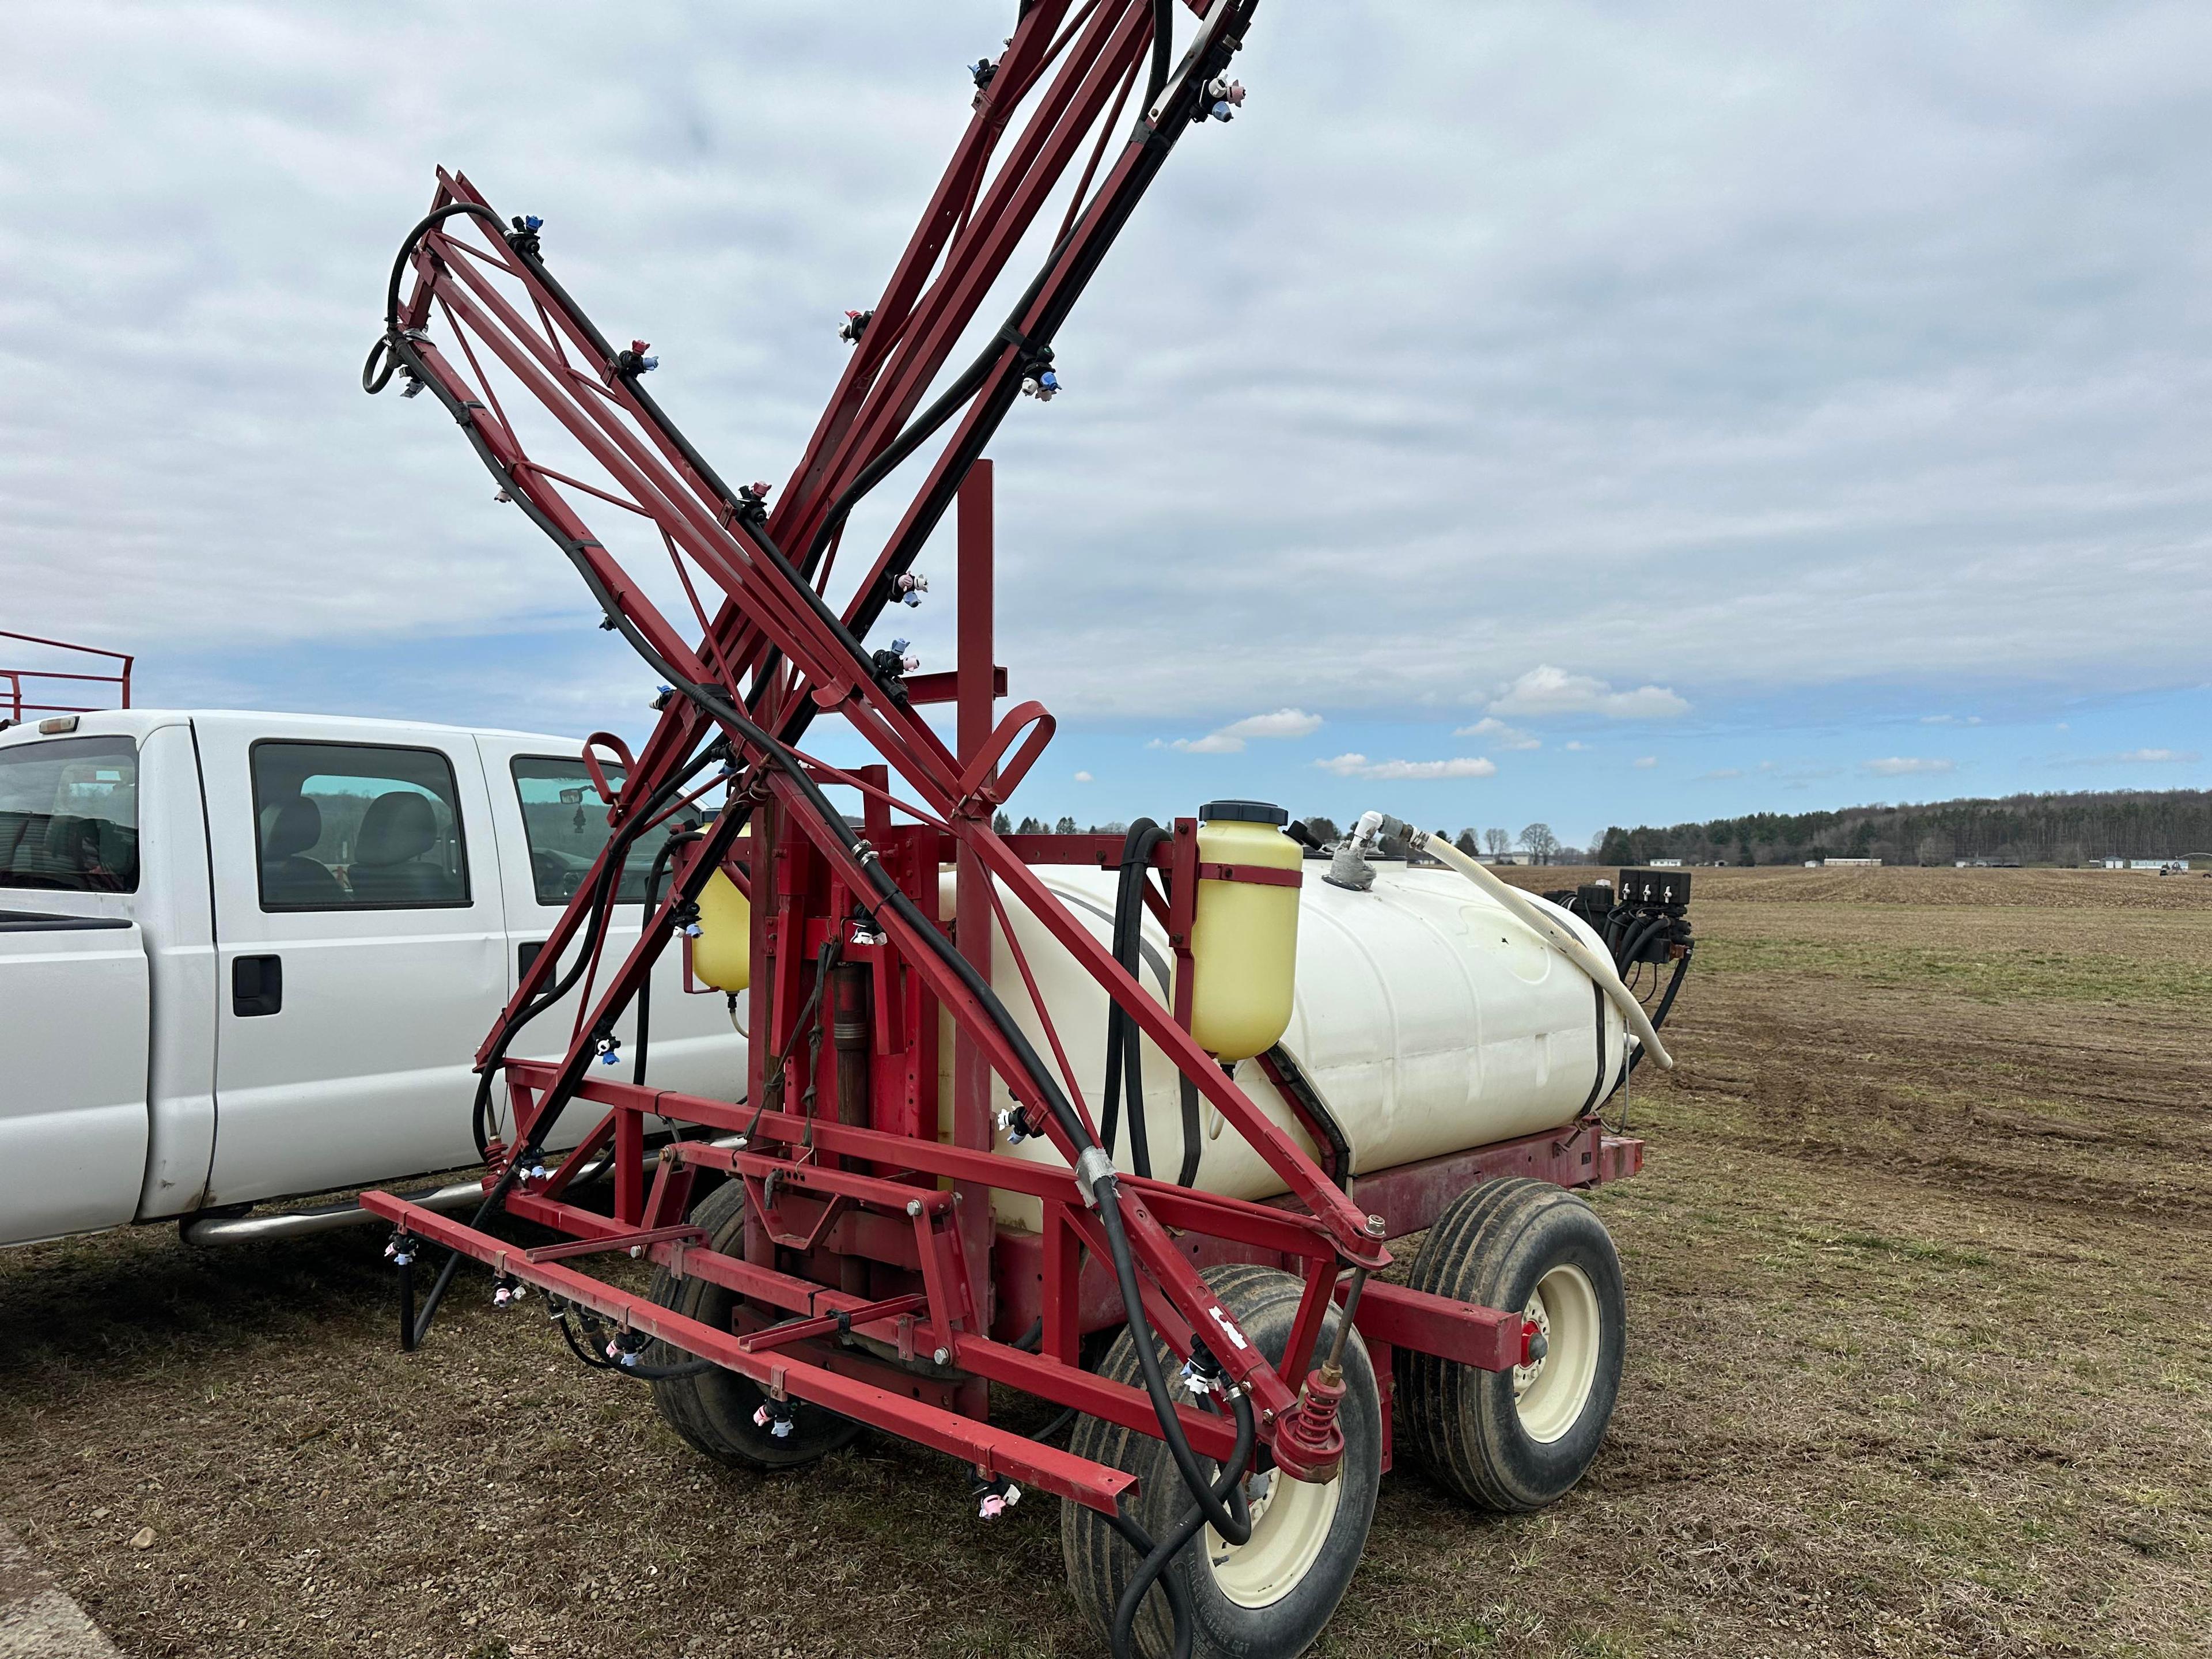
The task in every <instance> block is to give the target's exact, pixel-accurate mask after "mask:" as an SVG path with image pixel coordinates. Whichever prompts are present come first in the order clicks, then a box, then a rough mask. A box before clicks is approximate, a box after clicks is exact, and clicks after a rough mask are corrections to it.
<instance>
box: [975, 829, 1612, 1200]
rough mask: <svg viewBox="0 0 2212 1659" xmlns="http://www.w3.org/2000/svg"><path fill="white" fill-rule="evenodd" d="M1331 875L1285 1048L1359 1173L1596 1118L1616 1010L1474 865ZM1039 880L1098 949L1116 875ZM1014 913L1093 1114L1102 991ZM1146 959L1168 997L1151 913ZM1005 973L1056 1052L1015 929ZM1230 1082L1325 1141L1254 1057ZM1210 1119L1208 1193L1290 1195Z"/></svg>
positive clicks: (1016, 909)
mask: <svg viewBox="0 0 2212 1659" xmlns="http://www.w3.org/2000/svg"><path fill="white" fill-rule="evenodd" d="M1326 867H1327V866H1326V865H1325V864H1323V863H1322V862H1321V861H1319V860H1310V861H1309V862H1308V863H1307V865H1306V866H1305V884H1304V889H1303V890H1302V893H1301V904H1302V907H1303V908H1302V909H1301V911H1300V915H1299V919H1298V934H1297V1000H1296V1006H1295V1009H1294V1011H1293V1012H1292V1013H1291V1026H1290V1030H1289V1031H1288V1032H1287V1033H1285V1036H1284V1038H1283V1042H1284V1044H1285V1046H1286V1047H1288V1048H1290V1050H1291V1052H1292V1053H1293V1054H1296V1055H1297V1058H1298V1060H1299V1062H1300V1063H1301V1064H1302V1065H1303V1066H1304V1068H1305V1071H1306V1074H1307V1075H1308V1076H1309V1077H1310V1078H1311V1079H1313V1082H1314V1084H1315V1085H1316V1087H1317V1088H1319V1090H1320V1091H1321V1092H1322V1097H1323V1098H1324V1099H1326V1100H1327V1101H1328V1104H1329V1107H1330V1109H1331V1110H1332V1111H1333V1112H1334V1114H1335V1116H1336V1119H1337V1121H1338V1122H1339V1123H1340V1125H1342V1127H1343V1129H1344V1133H1345V1136H1346V1139H1349V1140H1350V1141H1351V1143H1352V1166H1353V1168H1354V1169H1355V1170H1357V1171H1358V1172H1359V1173H1360V1174H1363V1175H1369V1174H1373V1173H1375V1172H1376V1171H1377V1170H1386V1169H1389V1168H1392V1167H1394V1166H1395V1165H1397V1164H1410V1163H1413V1162H1416V1161H1418V1160H1419V1159H1421V1158H1437V1157H1440V1156H1442V1155H1443V1154H1444V1153H1446V1152H1461V1151H1463V1150H1465V1149H1466V1148H1468V1147H1470V1146H1484V1145H1486V1144H1487V1143H1489V1142H1491V1141H1494V1140H1506V1139H1511V1138H1513V1137H1514V1136H1516V1135H1525V1134H1534V1133H1537V1132H1538V1131H1539V1130H1543V1129H1550V1128H1556V1127H1559V1126H1560V1125H1562V1124H1565V1123H1567V1122H1569V1121H1571V1120H1572V1119H1573V1118H1574V1117H1575V1115H1577V1113H1578V1112H1579V1111H1581V1109H1582V1108H1583V1103H1584V1102H1586V1101H1587V1100H1588V1099H1589V1097H1590V1092H1591V1089H1592V1086H1593V1085H1595V1083H1596V1082H1597V1080H1598V1079H1599V1077H1600V1075H1601V1073H1602V1074H1604V1075H1610V1074H1611V1073H1612V1072H1613V1071H1614V1070H1616V1069H1617V1068H1618V1067H1619V1066H1620V1061H1621V1053H1622V1041H1623V1025H1622V1022H1621V1018H1620V1014H1619V1013H1618V1012H1615V1011H1614V1010H1613V1007H1612V1006H1611V1005H1609V1004H1605V1003H1603V1002H1602V1001H1601V999H1599V998H1598V997H1597V996H1596V994H1595V992H1594V991H1593V990H1592V988H1591V986H1590V981H1589V977H1588V975H1585V974H1583V972H1582V970H1581V969H1578V968H1577V967H1576V966H1575V965H1574V964H1573V963H1570V962H1568V961H1567V960H1566V959H1565V957H1561V956H1560V955H1559V953H1558V952H1557V951H1553V950H1551V949H1549V948H1547V946H1546V945H1544V943H1543V942H1542V941H1541V939H1538V937H1537V936H1536V935H1535V934H1534V933H1531V932H1530V931H1529V930H1528V928H1527V927H1524V926H1523V925H1522V923H1521V922H1520V921H1517V920H1516V919H1515V918H1514V917H1513V916H1512V915H1509V914H1508V913H1507V912H1506V911H1505V910H1504V908H1501V907H1500V906H1499V905H1498V902H1496V901H1495V900H1493V899H1492V898H1491V897H1490V896H1488V895H1486V893H1484V892H1483V891H1482V890H1480V889H1479V888H1477V887H1476V886H1474V884H1472V883H1471V882H1469V881H1468V880H1467V878H1465V877H1463V876H1461V875H1459V874H1457V873H1456V872H1453V871H1450V870H1443V869H1434V868H1420V869H1408V868H1407V866H1404V865H1402V864H1393V863H1378V864H1376V866H1375V870H1376V877H1375V885H1374V887H1373V889H1372V890H1370V891H1368V892H1364V893H1354V892H1349V891H1346V890H1345V889H1343V888H1340V887H1333V886H1331V885H1329V884H1328V883H1327V882H1325V881H1323V880H1322V870H1323V869H1325V868H1326ZM1036 873H1037V874H1038V876H1039V877H1040V878H1042V880H1043V882H1044V884H1045V885H1046V886H1048V888H1050V889H1051V890H1053V891H1054V893H1055V894H1056V895H1058V896H1060V899H1061V900H1063V901H1064V902H1066V905H1067V907H1068V908H1069V909H1070V910H1071V911H1072V912H1073V914H1074V915H1075V916H1076V917H1077V918H1078V919H1079V920H1080V921H1083V922H1085V924H1086V925H1087V926H1088V927H1090V929H1091V933H1093V934H1094V935H1095V936H1096V937H1097V939H1098V940H1099V941H1100V943H1102V944H1105V945H1110V944H1111V941H1112V937H1113V918H1114V892H1115V879H1116V874H1117V872H1115V871H1112V870H1090V869H1085V868H1081V867H1079V866H1042V867H1040V868H1039V869H1038V870H1037V872H1036ZM1536 902H1539V903H1541V902H1543V901H1541V900H1538V901H1536ZM939 905H940V909H941V914H943V915H945V916H946V917H947V918H950V917H951V914H952V909H953V881H952V875H951V872H950V871H947V872H945V874H944V876H943V879H942V884H941V888H940V894H939ZM1006 908H1007V910H1008V912H1009V914H1010V915H1012V919H1013V922H1014V927H1015V932H1016V934H1017V936H1018V938H1019V939H1020V941H1021V945H1022V950H1023V951H1024V954H1025V955H1026V956H1027V957H1028V958H1029V964H1030V971H1031V973H1033V974H1034V975H1036V980H1037V983H1038V987H1039V988H1040V990H1041V991H1042V993H1043V995H1044V998H1045V1000H1046V1002H1047V1004H1048V1006H1050V1008H1051V1009H1052V1016H1053V1024H1054V1027H1055V1028H1056V1029H1057V1030H1058V1031H1059V1034H1060V1042H1061V1044H1062V1046H1063V1047H1064V1048H1066V1052H1067V1058H1068V1060H1069V1063H1070V1065H1071V1066H1073V1069H1074V1073H1075V1078H1076V1081H1077V1082H1078V1084H1079V1085H1080V1086H1081V1089H1082V1093H1083V1097H1084V1100H1085V1103H1086V1104H1087V1105H1088V1106H1089V1108H1090V1110H1091V1118H1092V1121H1098V1119H1099V1117H1100V1115H1101V1109H1102V1107H1103V1100H1102V1098H1101V1092H1102V1091H1103V1087H1104V1083H1105V1072H1106V1013H1107V1006H1108V1005H1107V999H1106V994H1105V992H1104V991H1103V989H1102V988H1101V987H1099V985H1098V984H1097V981H1095V980H1093V979H1092V978H1091V976H1090V975H1089V974H1088V973H1086V972H1085V971H1084V970H1083V969H1080V968H1079V967H1077V966H1076V964H1075V962H1074V959H1073V957H1071V956H1070V955H1069V954H1068V953H1067V951H1065V950H1064V949H1062V948H1061V946H1060V945H1059V943H1058V942H1057V941H1056V940H1054V939H1053V938H1052V937H1051V936H1050V935H1049V934H1048V933H1046V932H1045V930H1044V927H1043V925H1042V923H1040V922H1038V921H1036V919H1035V918H1034V917H1032V916H1030V915H1029V914H1028V913H1027V912H1026V911H1025V910H1023V909H1022V908H1020V906H1019V905H1018V903H1015V902H1012V901H1011V900H1009V902H1007V907H1006ZM1551 908H1552V909H1553V914H1554V915H1558V916H1559V918H1560V919H1561V920H1562V921H1563V924H1564V925H1565V926H1566V927H1571V928H1572V929H1574V930H1575V931H1576V932H1577V933H1579V934H1580V935H1581V936H1582V937H1583V939H1585V940H1587V941H1588V942H1589V944H1591V945H1593V946H1595V948H1596V949H1598V950H1599V951H1603V950H1604V948H1605V947H1604V945H1603V944H1602V942H1601V941H1600V940H1599V939H1598V937H1597V935H1596V934H1595V933H1594V932H1593V931H1592V930H1591V929H1590V928H1589V926H1588V925H1587V924H1585V923H1584V922H1583V921H1579V920H1577V918H1575V917H1573V916H1571V915H1568V914H1567V913H1566V912H1565V910H1562V909H1559V908H1558V907H1556V906H1553V907H1551ZM1142 955H1143V964H1142V967H1141V969H1140V970H1139V980H1140V981H1141V982H1142V983H1143V984H1144V986H1145V987H1146V989H1147V990H1149V991H1150V992H1152V994H1153V995H1154V996H1156V997H1157V998H1158V1000H1159V1001H1160V1003H1161V1004H1162V1006H1164V1007H1167V1008H1170V1009H1172V1008H1173V1006H1174V997H1173V995H1172V987H1171V984H1170V975H1171V974H1172V972H1173V964H1174V961H1175V957H1174V953H1173V951H1170V949H1169V946H1168V942H1167V935H1166V933H1165V930H1164V929H1163V928H1161V927H1159V925H1158V923H1157V922H1156V921H1154V920H1153V919H1152V915H1150V913H1149V912H1147V913H1146V916H1145V922H1144V932H1143V949H1142ZM991 967H992V972H991V981H992V984H993V985H994V987H996V989H997V991H998V993H999V996H1000V1000H1003V1001H1004V1002H1005V1003H1006V1006H1007V1007H1008V1008H1009V1009H1011V1010H1012V1012H1013V1014H1014V1016H1015V1018H1016V1019H1017V1020H1018V1022H1019V1023H1020V1024H1021V1026H1022V1028H1023V1030H1024V1031H1026V1032H1027V1033H1028V1035H1029V1037H1030V1042H1032V1043H1033V1044H1034V1045H1035V1046H1036V1051H1037V1053H1038V1054H1041V1055H1042V1056H1043V1058H1044V1060H1045V1061H1046V1063H1047V1064H1048V1065H1052V1064H1054V1060H1053V1053H1052V1048H1051V1045H1050V1043H1049V1042H1048V1041H1047V1040H1046V1038H1045V1035H1044V1030H1043V1028H1042V1025H1040V1024H1038V1022H1037V1019H1036V1012H1035V1010H1034V1009H1033V1007H1032V1006H1031V1004H1030V996H1029V992H1028V988H1027V987H1026V986H1024V983H1023V981H1022V975H1021V972H1020V970H1019V969H1018V968H1017V967H1016V966H1015V964H1014V960H1013V955H1012V951H1009V950H1008V949H1007V946H1006V935H1005V934H1004V933H1001V932H999V931H997V930H996V929H995V928H994V937H993V941H992V955H991ZM1601 1008H1602V1010H1603V1012H1602V1016H1601V1013H1600V1010H1601ZM1601 1018H1602V1022H1603V1024H1602V1036H1601V1025H1600V1020H1601ZM942 1035H943V1037H944V1040H943V1042H941V1043H940V1044H939V1055H940V1068H941V1069H940V1073H939V1089H940V1095H941V1098H942V1099H943V1100H944V1101H945V1103H946V1106H945V1112H944V1117H943V1121H944V1122H945V1125H946V1126H947V1127H946V1128H945V1133H946V1135H947V1136H948V1138H949V1136H950V1133H951V1131H950V1124H951V1105H950V1103H951V1098H952V1058H951V1056H952V1042H951V1018H950V1017H949V1016H947V1017H945V1030H944V1032H943V1034H942ZM1143 1048H1144V1056H1145V1067H1144V1070H1145V1099H1146V1108H1147V1110H1146V1121H1147V1125H1148V1127H1149V1130H1150V1146H1151V1151H1152V1173H1153V1175H1154V1176H1157V1177H1158V1178H1159V1179H1161V1180H1164V1181H1172V1180H1174V1179H1175V1177H1176V1173H1177V1171H1178V1170H1179V1169H1180V1167H1181V1165H1182V1142H1183V1137H1182V1093H1181V1089H1180V1086H1179V1083H1178V1079H1177V1074H1176V1072H1175V1071H1174V1069H1173V1068H1172V1067H1171V1066H1170V1065H1169V1063H1168V1060H1167V1057H1166V1056H1165V1055H1164V1054H1162V1053H1161V1052H1160V1051H1159V1049H1158V1048H1157V1047H1155V1046H1154V1045H1153V1044H1152V1042H1151V1041H1150V1040H1149V1039H1147V1040H1146V1042H1145V1043H1144V1045H1143ZM1601 1048H1602V1055H1601V1052H1600V1050H1601ZM1601 1059H1602V1066H1601ZM1235 1079H1236V1082H1237V1086H1238V1087H1240V1088H1241V1089H1243V1091H1244V1092H1245V1094H1246V1095H1248V1096H1249V1097H1251V1099H1252V1100H1253V1101H1254V1102H1255V1103H1257V1104H1258V1105H1259V1107H1260V1108H1261V1110H1262V1111H1263V1112H1264V1113H1265V1114H1266V1115H1267V1116H1268V1117H1270V1118H1272V1119H1273V1121H1275V1122H1277V1123H1279V1124H1280V1125H1282V1126H1283V1127H1285V1129H1286V1130H1287V1131H1288V1132H1289V1133H1290V1134H1291V1139H1294V1140H1296V1141H1297V1143H1298V1144H1299V1145H1301V1146H1304V1147H1306V1149H1307V1150H1308V1151H1309V1152H1312V1151H1313V1150H1314V1148H1313V1143H1312V1140H1311V1139H1310V1137H1309V1136H1308V1135H1307V1134H1306V1133H1305V1132H1304V1129H1303V1128H1302V1127H1299V1126H1298V1123H1297V1119H1296V1117H1295V1116H1294V1115H1292V1114H1291V1110H1290V1109H1289V1107H1288V1106H1286V1105H1285V1103H1283V1101H1282V1099H1281V1098H1280V1097H1279V1095H1278V1094H1277V1093H1276V1091H1275V1089H1274V1087H1273V1085H1271V1084H1270V1083H1269V1082H1268V1081H1267V1076H1266V1074H1265V1073H1263V1072H1261V1069H1260V1066H1259V1063H1258V1061H1256V1060H1245V1061H1243V1062H1242V1063H1241V1064H1239V1065H1238V1066H1237V1069H1236V1073H1235ZM1064 1086H1065V1085H1064V1083H1063V1087H1064ZM1010 1105H1012V1097H1011V1096H1010V1095H1009V1094H1008V1092H1007V1091H1006V1084H1005V1082H1004V1081H1003V1080H1002V1079H994V1104H993V1108H992V1111H993V1115H994V1117H995V1116H996V1115H997V1114H998V1113H999V1112H1000V1111H1002V1110H1004V1109H1006V1107H1008V1106H1010ZM1199 1117H1200V1145H1201V1147H1202V1152H1201V1155H1200V1162H1199V1166H1198V1175H1197V1180H1196V1184H1197V1185H1198V1186H1199V1187H1200V1188H1204V1189H1205V1190H1206V1191H1208V1192H1216V1193H1222V1194H1227V1195H1229V1196H1231V1197H1233V1198H1246V1199H1258V1198H1267V1197H1271V1196H1273V1194H1277V1193H1279V1192H1281V1191H1283V1190H1284V1185H1283V1182H1282V1181H1281V1179H1280V1178H1279V1176H1276V1174H1275V1173H1274V1171H1273V1170H1270V1169H1269V1168H1268V1167H1267V1164H1264V1163H1263V1162H1262V1161H1261V1158H1260V1157H1259V1154H1258V1153H1256V1152H1254V1151H1253V1150H1252V1148H1251V1147H1250V1146H1249V1145H1248V1144H1247V1143H1246V1142H1245V1140H1244V1139H1243V1136H1241V1135H1239V1134H1238V1133H1237V1131H1236V1130H1235V1129H1234V1128H1233V1127H1230V1126H1229V1125H1228V1123H1227V1122H1226V1121H1225V1120H1224V1119H1223V1118H1222V1117H1221V1116H1220V1115H1219V1114H1218V1112H1217V1111H1216V1110H1215V1109H1214V1108H1213V1107H1212V1105H1210V1104H1209V1103H1206V1101H1205V1100H1204V1099H1203V1097H1201V1098H1200V1106H1199ZM998 1150H1000V1152H1009V1153H1011V1154H1012V1156H1013V1157H1016V1158H1036V1159H1038V1160H1040V1161H1043V1162H1048V1163H1052V1164H1060V1163H1061V1162H1062V1160H1061V1158H1060V1155H1059V1153H1058V1152H1055V1151H1054V1150H1053V1147H1052V1146H1051V1143H1050V1142H1049V1141H1047V1140H1044V1139H1042V1138H1040V1139H1032V1140H1027V1141H1024V1143H1023V1144H1022V1145H1021V1146H1007V1145H1006V1143H1005V1139H1004V1136H1003V1134H1002V1135H1001V1136H1000V1144H999V1147H998ZM1115 1164H1117V1165H1119V1166H1120V1167H1121V1169H1123V1170H1127V1169H1129V1168H1130V1167H1131V1162H1130V1143H1129V1130H1128V1125H1127V1121H1123V1122H1122V1123H1121V1127H1120V1128H1119V1130H1118V1132H1117V1133H1116V1134H1115ZM998 1212H999V1217H1000V1220H1002V1221H1006V1222H1010V1223H1012V1224H1014V1225H1031V1226H1034V1225H1036V1217H1037V1213H1038V1205H1037V1203H1036V1200H1034V1199H1024V1198H1021V1197H1018V1196H1017V1195H1014V1194H1006V1193H1001V1194H999V1195H998Z"/></svg>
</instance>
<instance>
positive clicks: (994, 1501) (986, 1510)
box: [969, 1474, 1022, 1521]
mask: <svg viewBox="0 0 2212 1659" xmlns="http://www.w3.org/2000/svg"><path fill="white" fill-rule="evenodd" d="M969 1490H970V1491H972V1492H974V1493H975V1497H976V1498H977V1499H978V1502H977V1503H976V1505H975V1518H976V1519H977V1520H978V1521H995V1520H997V1519H998V1518H999V1517H1000V1516H1002V1515H1004V1514H1005V1513H1006V1511H1007V1510H1010V1509H1012V1508H1013V1506H1014V1505H1015V1504H1018V1503H1020V1502H1021V1501H1022V1489H1021V1488H1020V1487H1019V1486H1016V1485H1015V1484H1014V1483H1013V1482H1012V1481H1011V1480H1007V1479H1006V1476H1005V1475H1003V1474H1000V1475H993V1476H991V1477H989V1478H988V1479H986V1478H985V1477H984V1476H982V1475H980V1474H979V1475H977V1476H976V1477H975V1485H974V1486H972V1487H970V1488H969Z"/></svg>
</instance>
